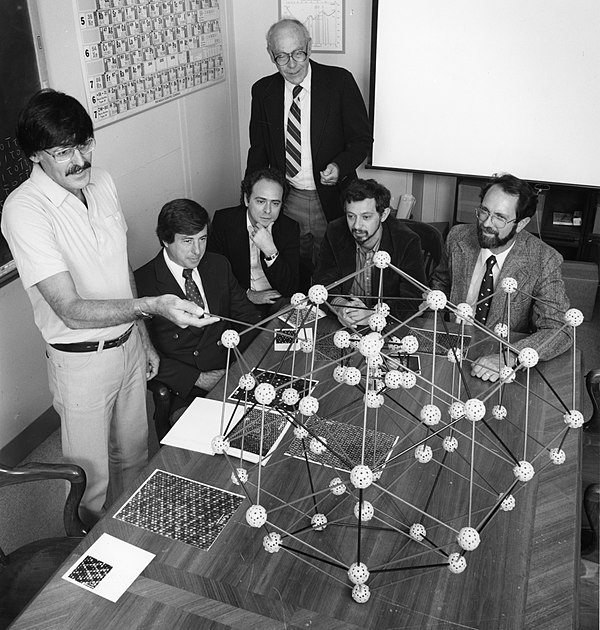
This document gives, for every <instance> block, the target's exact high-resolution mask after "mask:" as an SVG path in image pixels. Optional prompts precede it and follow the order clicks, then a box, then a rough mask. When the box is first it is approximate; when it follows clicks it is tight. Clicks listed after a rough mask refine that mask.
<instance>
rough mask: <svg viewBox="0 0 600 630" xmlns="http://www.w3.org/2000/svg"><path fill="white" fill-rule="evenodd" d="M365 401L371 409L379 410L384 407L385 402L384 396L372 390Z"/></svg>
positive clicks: (365, 397) (364, 397) (365, 396)
mask: <svg viewBox="0 0 600 630" xmlns="http://www.w3.org/2000/svg"><path fill="white" fill-rule="evenodd" d="M363 399H364V401H365V404H366V405H367V407H368V408H369V409H379V408H381V407H383V403H384V402H385V400H384V398H383V395H382V394H378V393H377V392H376V391H374V390H372V389H370V390H369V391H368V392H367V393H366V394H365V395H364V396H363Z"/></svg>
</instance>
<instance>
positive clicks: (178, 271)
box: [163, 247, 204, 297]
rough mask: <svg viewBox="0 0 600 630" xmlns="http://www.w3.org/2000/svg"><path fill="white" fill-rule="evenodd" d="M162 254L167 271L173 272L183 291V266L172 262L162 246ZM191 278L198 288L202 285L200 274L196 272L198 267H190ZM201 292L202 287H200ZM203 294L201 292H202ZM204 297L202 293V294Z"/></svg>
mask: <svg viewBox="0 0 600 630" xmlns="http://www.w3.org/2000/svg"><path fill="white" fill-rule="evenodd" d="M163 256H164V259H165V263H166V265H167V267H168V269H169V271H170V272H171V273H172V274H173V277H174V278H175V280H177V284H178V285H179V286H180V287H181V290H182V291H183V292H184V293H185V278H184V277H183V270H184V269H185V267H182V266H181V265H178V264H177V263H176V262H173V261H172V260H171V259H170V258H169V255H168V254H167V250H166V249H165V248H164V247H163ZM192 279H193V280H194V282H195V283H196V285H197V286H198V287H199V288H200V287H201V286H202V281H201V280H200V274H199V273H198V269H197V268H196V269H192ZM200 292H201V293H202V289H200ZM202 295H203V294H202ZM203 297H204V295H203Z"/></svg>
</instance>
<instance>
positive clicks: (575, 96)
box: [371, 0, 600, 187]
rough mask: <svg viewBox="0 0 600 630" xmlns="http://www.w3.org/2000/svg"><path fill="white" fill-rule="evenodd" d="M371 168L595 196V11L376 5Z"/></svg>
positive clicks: (598, 85) (598, 91)
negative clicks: (507, 178)
mask: <svg viewBox="0 0 600 630" xmlns="http://www.w3.org/2000/svg"><path fill="white" fill-rule="evenodd" d="M372 53H373V54H372V78H371V81H372V83H371V116H372V122H373V129H374V137H375V142H374V145H373V152H372V159H371V164H372V166H374V167H377V168H391V169H400V170H407V171H424V172H429V173H446V174H455V175H474V176H482V177H488V176H490V175H492V174H493V173H497V172H510V173H513V174H514V175H516V176H518V177H521V178H523V179H527V180H530V181H540V182H555V183H565V184H575V185H583V186H592V187H597V186H600V159H599V157H598V155H599V154H600V2H599V1H598V0H569V2H565V1H564V0H526V1H523V0H498V1H497V2H493V3H491V2H487V1H481V0H453V1H452V2H448V1H447V0H428V1H426V2H423V1H422V0H403V1H402V2H398V1H397V0H378V1H377V0H375V2H374V5H373V46H372Z"/></svg>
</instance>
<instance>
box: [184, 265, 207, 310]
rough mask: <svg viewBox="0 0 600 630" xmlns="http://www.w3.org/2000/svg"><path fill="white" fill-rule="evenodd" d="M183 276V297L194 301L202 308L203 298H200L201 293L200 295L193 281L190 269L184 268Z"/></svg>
mask: <svg viewBox="0 0 600 630" xmlns="http://www.w3.org/2000/svg"><path fill="white" fill-rule="evenodd" d="M183 277H184V278H185V297H186V299H188V300H190V302H194V304H197V305H198V306H199V307H200V308H204V300H203V299H202V295H200V291H199V290H198V286H197V285H196V283H195V282H194V280H193V278H192V270H191V269H184V270H183Z"/></svg>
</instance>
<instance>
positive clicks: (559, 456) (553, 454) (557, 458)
mask: <svg viewBox="0 0 600 630" xmlns="http://www.w3.org/2000/svg"><path fill="white" fill-rule="evenodd" d="M566 459H567V456H566V455H565V452H564V451H563V450H562V448H552V449H550V461H551V462H552V463H553V464H556V465H557V466H560V464H564V463H565V461H566Z"/></svg>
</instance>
